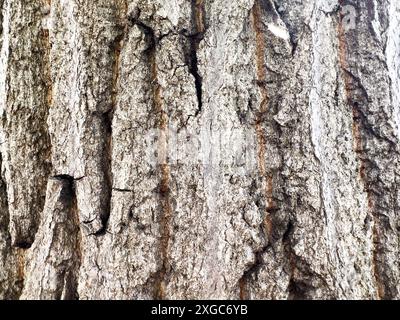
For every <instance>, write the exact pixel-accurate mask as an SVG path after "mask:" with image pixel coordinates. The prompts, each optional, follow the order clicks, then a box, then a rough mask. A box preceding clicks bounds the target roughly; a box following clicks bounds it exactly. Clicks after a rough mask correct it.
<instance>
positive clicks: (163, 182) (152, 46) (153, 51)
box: [133, 12, 172, 299]
mask: <svg viewBox="0 0 400 320" xmlns="http://www.w3.org/2000/svg"><path fill="white" fill-rule="evenodd" d="M139 16H140V12H139V15H138V17H136V18H135V19H133V22H134V23H135V24H136V25H137V26H138V27H139V28H140V29H141V30H142V32H143V33H144V34H145V36H146V40H147V42H148V45H149V46H148V48H147V49H146V50H145V52H144V54H146V55H148V57H149V67H150V76H151V78H150V84H151V86H152V100H153V104H154V108H155V112H156V114H157V115H158V116H159V118H158V129H159V132H160V137H159V145H158V154H159V163H160V164H159V169H160V182H159V185H158V191H159V196H160V209H161V210H160V211H161V212H160V220H159V221H160V224H159V228H160V244H159V245H160V258H161V267H160V269H159V270H158V271H157V272H156V273H155V275H154V281H152V282H154V288H153V289H154V292H153V295H154V298H155V299H165V297H166V292H165V287H166V277H167V274H168V271H169V257H168V248H169V241H170V222H171V218H172V207H171V199H170V185H169V184H170V167H169V165H168V164H167V139H168V137H167V134H168V133H167V132H168V121H169V118H168V113H167V111H166V110H165V109H164V107H163V102H162V96H161V91H162V89H161V85H160V84H159V82H158V66H157V43H158V41H159V39H157V38H156V36H155V32H154V30H153V29H152V28H151V27H149V26H147V25H145V24H144V23H142V22H140V20H139Z"/></svg>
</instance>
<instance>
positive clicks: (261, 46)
mask: <svg viewBox="0 0 400 320" xmlns="http://www.w3.org/2000/svg"><path fill="white" fill-rule="evenodd" d="M264 5H265V4H264V3H263V1H260V0H256V2H255V3H254V6H253V8H252V10H251V16H252V21H253V29H254V32H255V40H256V52H255V58H256V72H257V83H265V82H266V62H265V56H266V43H265V41H266V39H265V35H264V32H263V28H262V10H263V9H265V8H264V7H263V6H264ZM258 87H259V90H260V95H261V102H260V106H259V110H258V112H257V118H256V124H255V126H256V137H257V145H258V151H257V164H258V170H259V173H260V176H261V177H262V179H263V183H265V187H264V198H265V201H266V206H265V212H264V219H263V222H262V225H261V230H262V231H263V235H266V237H265V238H266V242H267V245H265V246H264V247H263V248H262V249H261V250H259V251H257V252H255V257H256V258H255V262H254V264H253V265H252V266H251V267H250V268H249V269H247V271H245V272H244V274H243V276H242V278H240V280H239V289H240V293H239V296H240V298H241V299H248V298H249V297H250V292H249V289H248V282H249V280H250V277H251V276H252V274H254V273H256V272H257V271H258V270H259V269H260V267H261V266H262V263H263V259H262V255H263V253H265V251H266V249H267V248H268V246H269V245H270V243H271V242H272V229H273V226H272V220H271V216H270V210H273V209H274V207H275V205H274V202H273V199H272V192H273V177H272V175H270V174H268V173H267V169H266V167H265V160H266V143H267V141H266V139H267V138H266V134H265V132H264V128H263V122H264V116H265V113H266V112H267V108H268V103H269V96H268V91H267V88H266V86H264V85H259V86H258Z"/></svg>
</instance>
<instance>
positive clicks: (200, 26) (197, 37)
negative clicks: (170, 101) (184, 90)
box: [187, 0, 206, 116]
mask: <svg viewBox="0 0 400 320" xmlns="http://www.w3.org/2000/svg"><path fill="white" fill-rule="evenodd" d="M205 21H206V17H205V5H204V0H192V23H193V25H194V34H193V35H191V36H189V41H190V52H189V55H188V58H187V59H188V61H187V64H188V66H189V72H190V73H191V74H192V76H193V77H194V83H195V88H196V96H197V103H198V109H197V111H196V114H195V116H197V115H199V113H200V112H201V111H202V107H203V98H202V96H203V78H202V77H201V76H200V74H199V66H198V63H199V62H198V56H197V52H198V49H199V44H200V42H201V41H202V40H203V37H204V33H205V29H206V26H205V23H206V22H205Z"/></svg>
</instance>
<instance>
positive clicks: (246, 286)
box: [239, 245, 270, 300]
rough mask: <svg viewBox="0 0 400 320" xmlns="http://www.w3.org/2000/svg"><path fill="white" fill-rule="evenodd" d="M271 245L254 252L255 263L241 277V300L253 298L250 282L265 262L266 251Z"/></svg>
mask: <svg viewBox="0 0 400 320" xmlns="http://www.w3.org/2000/svg"><path fill="white" fill-rule="evenodd" d="M269 247H270V246H269V245H266V246H265V247H263V248H261V249H260V250H259V251H256V252H255V253H254V258H255V260H254V263H253V264H252V265H251V266H250V267H249V268H248V269H246V271H245V272H244V273H243V275H242V277H241V278H240V279H239V298H240V300H249V299H250V298H251V292H250V283H251V282H252V280H254V276H255V275H257V273H258V272H259V270H260V269H261V267H262V266H263V264H264V258H263V255H264V253H265V252H266V251H267V250H268V248H269Z"/></svg>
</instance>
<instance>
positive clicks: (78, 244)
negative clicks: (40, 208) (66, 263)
mask: <svg viewBox="0 0 400 320" xmlns="http://www.w3.org/2000/svg"><path fill="white" fill-rule="evenodd" d="M53 179H55V180H58V181H60V182H62V183H63V189H62V200H63V201H64V202H65V204H66V205H68V206H69V215H70V217H71V222H72V225H73V227H74V228H75V229H76V239H75V249H76V251H75V254H76V256H75V257H74V261H73V262H72V263H73V265H72V269H71V270H63V272H62V274H61V275H60V284H62V285H61V286H60V288H59V291H58V294H59V295H60V298H61V297H62V298H63V299H74V300H77V299H79V295H78V275H79V269H80V266H81V263H82V232H81V228H80V219H79V211H78V202H77V198H76V185H75V183H76V181H77V179H75V178H74V177H72V176H70V175H66V174H62V175H57V176H54V177H53ZM83 223H84V222H83Z"/></svg>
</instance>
